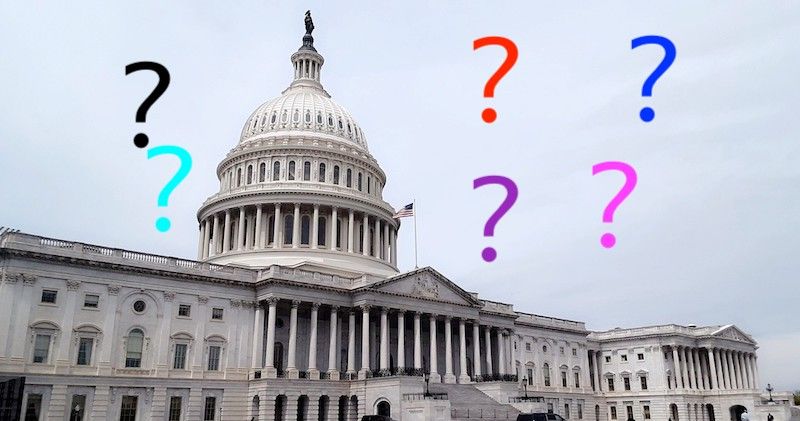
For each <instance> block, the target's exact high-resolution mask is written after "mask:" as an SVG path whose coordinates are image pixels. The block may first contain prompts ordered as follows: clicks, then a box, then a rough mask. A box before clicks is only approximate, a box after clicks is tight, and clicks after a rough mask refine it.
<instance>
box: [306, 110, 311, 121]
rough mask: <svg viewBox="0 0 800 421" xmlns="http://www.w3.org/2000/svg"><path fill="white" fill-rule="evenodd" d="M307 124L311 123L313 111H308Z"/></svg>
mask: <svg viewBox="0 0 800 421" xmlns="http://www.w3.org/2000/svg"><path fill="white" fill-rule="evenodd" d="M306 123H311V111H308V110H306Z"/></svg>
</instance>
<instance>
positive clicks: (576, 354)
mask: <svg viewBox="0 0 800 421" xmlns="http://www.w3.org/2000/svg"><path fill="white" fill-rule="evenodd" d="M572 356H573V357H577V356H578V350H577V349H576V348H572Z"/></svg>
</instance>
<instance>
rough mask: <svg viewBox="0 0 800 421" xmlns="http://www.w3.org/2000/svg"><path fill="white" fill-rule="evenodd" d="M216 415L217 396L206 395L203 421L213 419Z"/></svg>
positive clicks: (211, 420)
mask: <svg viewBox="0 0 800 421" xmlns="http://www.w3.org/2000/svg"><path fill="white" fill-rule="evenodd" d="M216 415H217V398H215V397H213V396H208V397H206V407H205V410H204V411H203V420H204V421H214V420H215V419H216V418H215V417H216Z"/></svg>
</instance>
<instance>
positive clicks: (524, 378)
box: [522, 377, 528, 399]
mask: <svg viewBox="0 0 800 421" xmlns="http://www.w3.org/2000/svg"><path fill="white" fill-rule="evenodd" d="M522 387H524V388H525V399H528V378H527V377H523V378H522Z"/></svg>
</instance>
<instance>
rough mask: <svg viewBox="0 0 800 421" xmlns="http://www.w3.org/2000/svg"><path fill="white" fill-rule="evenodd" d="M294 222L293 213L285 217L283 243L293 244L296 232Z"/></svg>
mask: <svg viewBox="0 0 800 421" xmlns="http://www.w3.org/2000/svg"><path fill="white" fill-rule="evenodd" d="M293 222H294V216H293V215H286V216H284V217H283V244H292V239H293V237H294V232H293V230H292V226H293V225H294V224H293Z"/></svg>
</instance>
